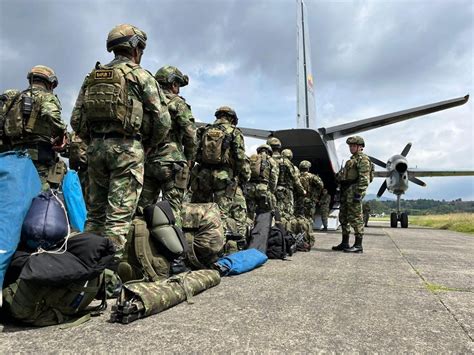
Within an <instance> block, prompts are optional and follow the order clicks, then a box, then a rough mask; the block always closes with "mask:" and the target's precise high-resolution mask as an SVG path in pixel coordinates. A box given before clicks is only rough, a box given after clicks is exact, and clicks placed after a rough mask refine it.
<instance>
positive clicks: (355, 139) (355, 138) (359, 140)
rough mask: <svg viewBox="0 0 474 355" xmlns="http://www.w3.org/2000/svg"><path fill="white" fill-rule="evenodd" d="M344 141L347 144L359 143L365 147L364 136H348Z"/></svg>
mask: <svg viewBox="0 0 474 355" xmlns="http://www.w3.org/2000/svg"><path fill="white" fill-rule="evenodd" d="M346 143H347V144H357V145H361V146H363V147H365V142H364V138H362V137H361V136H352V137H349V138H347V140H346Z"/></svg>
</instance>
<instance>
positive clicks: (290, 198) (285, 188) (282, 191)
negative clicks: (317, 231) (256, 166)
mask: <svg viewBox="0 0 474 355" xmlns="http://www.w3.org/2000/svg"><path fill="white" fill-rule="evenodd" d="M291 159H293V152H292V151H291V150H290V149H283V151H282V152H281V158H280V162H279V175H278V184H277V192H276V198H277V207H278V209H279V211H280V213H281V217H282V220H283V222H284V224H285V227H286V228H287V230H289V231H292V228H291V222H292V221H293V219H294V212H295V211H294V194H293V193H294V192H295V193H296V194H297V196H301V195H305V194H306V192H305V191H304V189H303V186H302V185H301V181H300V178H299V171H298V170H297V168H296V167H295V166H294V165H293V163H292V162H291Z"/></svg>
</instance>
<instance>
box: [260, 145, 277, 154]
mask: <svg viewBox="0 0 474 355" xmlns="http://www.w3.org/2000/svg"><path fill="white" fill-rule="evenodd" d="M264 149H266V150H267V152H268V153H269V154H272V153H273V150H272V147H270V146H269V145H268V144H262V145H259V146H258V148H257V153H260V152H261V151H262V150H264Z"/></svg>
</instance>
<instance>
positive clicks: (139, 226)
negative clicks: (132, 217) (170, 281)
mask: <svg viewBox="0 0 474 355" xmlns="http://www.w3.org/2000/svg"><path fill="white" fill-rule="evenodd" d="M133 226H134V228H135V230H134V236H133V239H134V245H135V254H136V257H137V259H138V262H139V263H140V265H141V267H142V268H143V271H144V273H145V276H146V277H147V278H148V279H149V280H150V281H158V280H160V277H159V276H158V275H157V273H156V272H155V269H154V268H153V265H152V264H151V261H150V260H149V255H148V253H147V251H148V252H149V251H150V246H149V245H147V244H148V243H150V241H149V236H150V234H149V232H148V229H147V228H146V224H145V221H137V222H135V221H134V222H133Z"/></svg>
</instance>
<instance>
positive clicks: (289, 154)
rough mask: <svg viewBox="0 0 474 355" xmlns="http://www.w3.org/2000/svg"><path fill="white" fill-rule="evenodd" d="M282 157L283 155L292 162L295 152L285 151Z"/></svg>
mask: <svg viewBox="0 0 474 355" xmlns="http://www.w3.org/2000/svg"><path fill="white" fill-rule="evenodd" d="M281 155H283V156H284V157H285V158H288V159H290V160H292V159H293V152H292V151H291V149H288V148H287V149H283V150H282V151H281Z"/></svg>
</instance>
